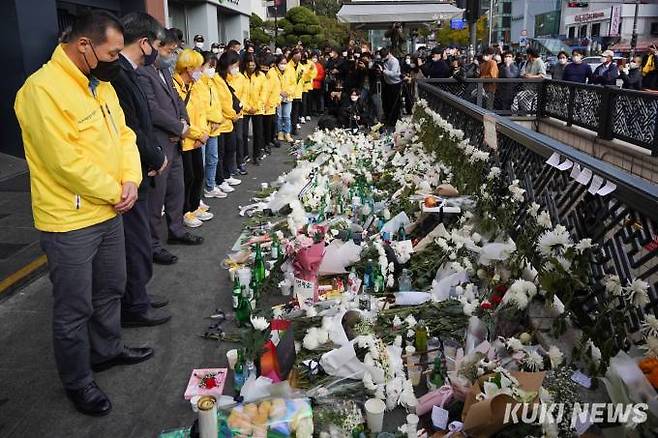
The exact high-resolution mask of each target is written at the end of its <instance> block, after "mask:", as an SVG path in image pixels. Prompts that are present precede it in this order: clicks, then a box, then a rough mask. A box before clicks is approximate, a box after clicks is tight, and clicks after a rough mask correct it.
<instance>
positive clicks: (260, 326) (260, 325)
mask: <svg viewBox="0 0 658 438" xmlns="http://www.w3.org/2000/svg"><path fill="white" fill-rule="evenodd" d="M250 319H251V325H252V326H253V327H254V329H255V330H258V331H261V332H262V331H264V330H266V329H267V327H269V326H270V323H269V322H267V319H265V318H263V317H262V316H256V317H254V316H251V317H250Z"/></svg>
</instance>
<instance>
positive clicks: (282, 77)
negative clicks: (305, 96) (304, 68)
mask: <svg viewBox="0 0 658 438" xmlns="http://www.w3.org/2000/svg"><path fill="white" fill-rule="evenodd" d="M275 70H276V74H277V77H278V78H279V83H280V84H281V92H283V91H285V92H286V93H288V97H287V98H285V100H286V101H287V102H290V101H292V99H293V98H294V97H295V87H296V86H297V78H296V75H295V69H292V68H288V64H286V69H285V71H283V72H281V69H279V68H278V67H276V69H275ZM281 100H282V101H283V100H284V98H283V96H282V97H281Z"/></svg>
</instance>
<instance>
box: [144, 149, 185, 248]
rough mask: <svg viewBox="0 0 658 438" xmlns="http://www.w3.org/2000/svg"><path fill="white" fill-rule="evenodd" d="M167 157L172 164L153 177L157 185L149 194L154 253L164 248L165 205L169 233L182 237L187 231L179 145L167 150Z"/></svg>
mask: <svg viewBox="0 0 658 438" xmlns="http://www.w3.org/2000/svg"><path fill="white" fill-rule="evenodd" d="M167 158H169V162H170V164H169V166H167V168H166V169H165V170H164V172H163V173H162V174H161V175H156V176H154V177H153V180H154V182H155V187H153V189H152V190H151V192H150V193H149V196H148V204H149V217H150V224H149V229H150V231H151V247H152V249H153V252H154V253H155V252H157V251H159V250H160V249H162V244H161V242H160V231H161V229H162V207H163V206H164V208H165V219H166V220H167V228H168V229H169V235H170V236H174V237H180V236H182V235H183V233H185V228H184V226H183V213H184V212H183V205H184V199H185V177H184V175H183V174H184V172H183V158H182V156H181V152H180V150H179V149H178V145H174V146H173V147H172V148H170V149H168V150H167Z"/></svg>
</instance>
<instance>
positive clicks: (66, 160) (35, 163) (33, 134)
mask: <svg viewBox="0 0 658 438" xmlns="http://www.w3.org/2000/svg"><path fill="white" fill-rule="evenodd" d="M95 83H96V84H97V85H96V86H95V91H94V92H93V93H92V91H91V89H90V86H91V85H92V84H90V81H89V79H88V78H87V77H86V76H85V75H84V74H83V73H82V72H81V71H80V70H79V69H78V68H77V67H76V66H75V64H73V62H72V61H71V59H70V58H69V57H68V55H67V54H66V53H65V52H64V49H63V48H62V46H58V47H57V48H56V49H55V51H54V52H53V55H52V58H51V59H50V61H49V62H48V63H47V64H46V65H44V66H43V67H41V68H40V69H39V70H37V71H36V72H35V73H34V74H32V75H31V76H30V77H29V78H28V79H27V80H26V81H25V84H23V86H22V87H21V89H20V90H19V91H18V94H17V95H16V102H15V103H14V110H15V112H16V116H17V118H18V122H19V123H20V126H21V129H22V131H23V145H24V147H25V157H26V159H27V164H28V166H29V168H30V184H31V193H32V212H33V215H34V223H35V226H36V228H37V229H39V230H41V231H50V232H66V231H73V230H79V229H81V228H86V227H89V226H91V225H94V224H98V223H101V222H104V221H107V220H109V219H112V218H114V217H115V216H116V215H117V213H116V212H115V211H114V208H113V206H114V205H115V204H118V203H119V202H120V201H121V190H122V188H121V185H122V183H125V182H133V183H135V184H137V185H138V186H139V184H140V182H141V181H142V170H141V165H140V161H139V152H138V150H137V145H136V139H135V133H134V132H133V131H132V130H131V129H130V128H128V127H127V126H126V122H125V119H124V115H123V111H122V110H121V105H119V100H118V98H117V95H116V93H115V91H114V88H112V85H110V84H109V83H108V82H96V81H95Z"/></svg>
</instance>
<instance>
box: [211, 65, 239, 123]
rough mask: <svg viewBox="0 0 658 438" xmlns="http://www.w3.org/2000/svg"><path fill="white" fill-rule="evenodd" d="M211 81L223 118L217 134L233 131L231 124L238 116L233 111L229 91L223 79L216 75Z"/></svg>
mask: <svg viewBox="0 0 658 438" xmlns="http://www.w3.org/2000/svg"><path fill="white" fill-rule="evenodd" d="M213 81H214V82H215V86H216V87H217V95H218V96H219V103H220V105H221V108H222V116H223V117H224V119H223V120H222V123H221V125H220V126H219V132H221V133H224V132H231V131H233V122H234V121H235V120H238V119H239V118H240V115H239V114H238V113H236V112H235V110H234V109H233V97H231V90H229V89H228V84H227V83H226V81H224V79H222V77H221V76H220V75H218V74H215V77H214V78H213Z"/></svg>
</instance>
